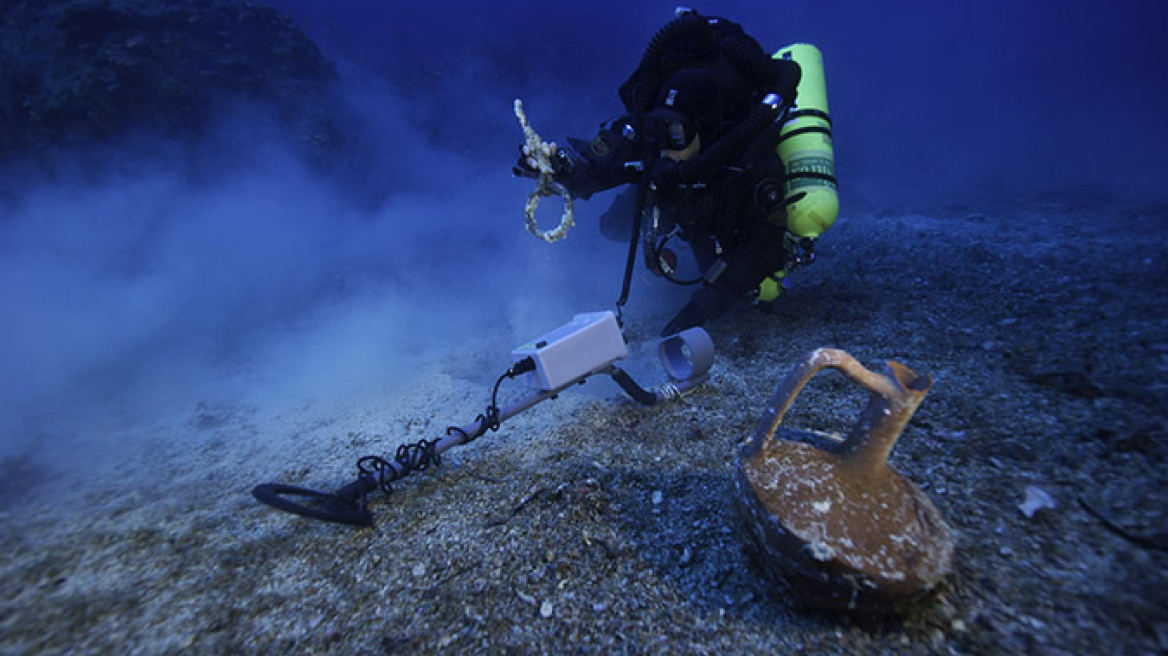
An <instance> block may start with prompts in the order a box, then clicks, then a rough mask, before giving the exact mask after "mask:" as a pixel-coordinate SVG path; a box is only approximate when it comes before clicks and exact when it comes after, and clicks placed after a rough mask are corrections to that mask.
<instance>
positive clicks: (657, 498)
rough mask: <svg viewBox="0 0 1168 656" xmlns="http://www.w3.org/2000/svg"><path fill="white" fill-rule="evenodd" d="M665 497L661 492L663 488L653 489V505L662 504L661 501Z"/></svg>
mask: <svg viewBox="0 0 1168 656" xmlns="http://www.w3.org/2000/svg"><path fill="white" fill-rule="evenodd" d="M664 499H665V495H664V494H662V493H661V490H653V505H654V506H660V505H661V501H662V500H664Z"/></svg>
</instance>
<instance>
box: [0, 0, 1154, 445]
mask: <svg viewBox="0 0 1168 656" xmlns="http://www.w3.org/2000/svg"><path fill="white" fill-rule="evenodd" d="M20 4H21V3H17V5H20ZM31 4H33V5H35V4H37V3H31ZM42 4H45V3H42ZM50 4H51V3H50ZM76 4H77V5H78V6H80V7H83V8H84V7H89V6H100V5H102V4H103V3H100V2H89V3H76ZM69 5H70V3H63V4H58V5H57V7H58V10H59V8H60V7H66V6H69ZM161 6H170V5H161ZM173 6H180V7H181V6H183V4H182V3H176V4H175V5H173ZM192 6H197V5H192ZM272 6H274V7H276V8H277V9H279V10H281V11H283V12H286V13H287V15H288V16H289V17H290V19H291V21H292V24H293V25H294V26H296V27H299V28H300V29H302V30H303V31H304V32H305V33H306V34H307V36H308V37H309V38H311V39H312V40H313V41H314V42H315V43H316V45H317V46H318V47H319V51H320V55H322V56H323V59H325V60H329V61H331V62H332V64H333V65H334V67H335V72H336V78H335V80H333V82H332V83H331V86H329V87H328V88H327V90H326V91H321V90H313V91H308V90H305V91H303V92H302V94H303V95H302V96H301V99H300V101H299V102H301V103H303V104H305V105H313V106H320V107H322V108H323V109H321V110H320V111H321V112H334V113H333V114H331V115H330V118H329V119H328V120H329V121H330V122H329V128H328V130H329V132H328V134H329V135H330V138H332V139H334V141H335V143H336V144H340V145H337V146H335V147H334V144H333V143H330V144H327V145H326V147H325V148H322V149H318V150H315V151H312V152H309V153H307V154H306V153H305V148H304V144H305V143H306V142H308V141H309V140H308V139H307V138H306V137H305V136H304V135H303V134H301V135H296V134H291V135H290V134H289V133H288V131H286V130H285V131H281V130H279V129H273V128H272V124H273V123H275V120H274V119H271V118H268V117H267V115H266V114H265V113H264V112H265V111H267V110H265V109H262V103H260V105H261V108H256V107H251V108H249V109H247V110H242V109H239V108H238V107H228V108H226V109H222V111H221V113H220V114H218V115H215V114H213V113H212V112H214V111H216V110H208V113H212V115H209V116H206V117H204V118H203V119H202V120H203V121H204V123H202V124H201V125H204V126H206V125H210V126H212V127H203V128H201V132H199V137H197V138H193V139H192V138H190V137H189V136H185V137H183V138H181V139H178V138H173V137H172V136H170V133H167V132H166V130H161V132H162V136H156V137H152V136H150V135H151V132H150V129H135V126H133V125H128V126H126V125H118V126H115V127H116V130H115V129H114V128H113V127H111V128H110V129H108V130H97V131H95V133H96V134H97V135H99V137H98V138H88V139H79V140H78V141H80V143H77V144H74V143H73V142H70V141H68V140H65V141H64V144H65V145H64V146H60V145H59V143H60V141H61V140H58V141H57V142H54V143H51V144H50V145H49V146H48V147H47V148H48V149H49V154H47V155H45V154H43V152H42V151H41V150H39V149H37V148H32V147H30V146H29V145H28V144H15V145H12V146H11V147H10V148H8V149H7V150H6V152H5V153H4V155H5V162H4V171H5V178H6V182H5V184H4V186H3V191H2V193H0V211H2V212H3V218H2V222H0V249H2V250H0V256H2V259H0V267H2V270H0V274H2V275H0V303H2V304H3V306H4V307H5V308H7V311H6V315H7V319H6V321H5V324H6V327H5V337H4V339H3V340H0V370H3V371H5V372H6V373H7V375H6V376H5V377H4V380H3V382H2V383H0V385H3V388H2V395H0V398H3V407H2V416H3V421H0V424H2V426H3V428H2V429H0V430H3V440H0V445H2V446H0V450H2V451H3V453H5V454H7V455H12V454H13V453H16V452H19V451H21V450H22V449H26V448H30V447H31V448H33V449H34V450H42V449H48V450H50V451H51V450H52V449H53V448H54V445H56V444H57V442H58V438H57V437H55V435H56V434H57V433H58V432H62V431H55V430H54V429H53V428H52V425H53V424H54V423H56V422H59V421H62V420H65V421H70V420H80V419H81V418H85V417H87V415H86V413H87V412H94V413H96V415H97V416H98V417H101V416H103V415H105V414H107V413H110V412H113V410H111V408H113V407H116V405H117V403H121V402H125V403H129V404H131V405H134V406H149V405H151V404H159V403H167V402H175V403H178V404H180V405H185V404H187V403H188V402H193V401H192V399H191V398H190V397H191V396H192V390H194V389H197V388H201V387H208V388H211V389H217V390H221V393H222V394H224V395H227V396H230V395H231V394H235V393H237V392H236V391H227V390H228V389H229V388H230V386H231V385H232V384H233V383H232V382H231V381H230V380H223V379H222V378H221V377H222V376H224V375H226V376H227V378H228V379H230V378H232V377H233V375H234V374H235V373H239V372H241V371H243V370H248V371H251V372H252V374H254V375H259V376H261V377H266V376H265V375H266V374H271V378H273V379H279V380H280V384H281V385H291V386H293V387H295V386H301V387H303V388H304V389H303V390H284V391H279V392H277V391H275V390H274V389H273V390H272V391H271V394H270V396H271V397H273V398H276V399H279V398H288V397H289V396H295V395H296V394H297V393H299V392H301V391H302V392H303V393H306V394H317V393H320V394H326V395H329V394H336V395H338V396H341V397H343V396H345V395H346V394H348V393H349V392H350V391H351V390H352V388H355V387H361V386H363V385H369V384H375V385H376V384H381V383H384V382H385V381H386V380H394V381H399V382H402V383H403V384H408V381H405V380H402V379H403V378H404V377H403V375H402V373H400V372H398V371H397V370H396V369H395V368H394V367H391V366H389V364H390V362H391V361H392V360H393V358H395V357H399V356H404V355H405V354H408V353H409V352H411V351H412V350H417V349H427V348H430V347H435V345H437V344H441V343H443V342H457V341H459V340H460V339H461V338H462V337H463V336H465V335H468V334H473V333H475V332H479V331H506V330H512V331H514V332H511V333H509V334H510V335H513V336H514V337H515V338H516V339H517V340H518V341H517V342H516V343H520V342H522V341H524V340H525V339H526V338H527V337H528V336H530V335H529V334H532V331H534V334H538V333H540V332H543V330H544V329H545V328H546V327H548V326H554V325H558V324H559V323H560V322H561V321H562V320H564V319H562V317H567V316H570V315H571V314H572V313H574V312H577V311H586V310H590V309H595V308H599V307H608V306H609V304H610V303H611V302H612V300H614V299H615V296H616V295H617V292H618V291H619V281H620V274H621V268H622V265H623V254H624V249H623V247H622V246H621V245H619V244H615V243H609V242H605V241H603V240H599V239H597V236H598V235H597V234H596V231H595V228H594V221H592V220H590V218H591V217H595V216H597V215H599V213H600V212H602V211H603V209H604V208H605V206H606V204H607V201H606V197H603V196H602V197H599V198H597V199H595V200H593V201H591V202H589V203H583V204H581V209H580V212H581V220H580V222H579V223H580V224H581V227H580V228H578V232H577V234H576V235H573V237H574V238H573V239H570V240H569V241H567V242H563V243H560V244H557V245H556V246H554V247H548V246H546V245H544V244H541V243H538V242H536V241H535V240H532V239H530V238H529V237H527V236H526V235H524V234H523V232H522V231H521V230H520V226H521V208H522V203H523V199H524V197H525V195H526V193H527V191H528V189H527V184H526V182H525V181H520V180H514V179H512V177H511V174H510V166H511V164H512V163H513V161H514V157H515V155H516V153H517V149H518V145H519V143H520V141H521V136H522V135H521V133H520V131H519V129H518V125H517V123H516V121H515V119H514V116H513V114H512V111H511V103H512V101H513V100H514V99H515V98H522V99H523V100H524V101H525V103H526V105H527V108H528V113H529V115H530V117H531V119H532V121H533V122H534V124H535V127H536V129H537V131H539V132H540V133H541V134H543V135H544V136H545V138H547V139H553V140H554V139H562V138H563V136H565V135H572V136H579V137H584V138H587V137H589V136H590V135H591V134H592V133H593V131H594V130H595V128H596V126H597V125H598V124H599V123H600V122H601V121H603V120H605V119H607V118H609V117H611V116H612V115H614V114H615V113H616V112H617V111H618V109H619V103H618V99H617V97H616V87H617V86H618V85H619V84H620V82H621V81H623V79H624V78H625V76H627V75H628V73H629V71H631V70H632V68H634V67H635V65H636V63H637V61H638V60H639V58H640V55H641V53H642V52H643V49H644V47H645V45H646V43H647V41H648V39H649V38H650V37H651V36H652V34H653V33H654V32H655V31H656V30H657V29H658V28H659V27H660V26H661V25H662V24H664V23H665V22H667V21H668V20H669V19H670V18H671V16H672V11H673V9H674V5H673V4H672V3H664V2H648V3H640V4H637V5H630V4H628V3H615V2H613V3H609V2H603V1H601V2H587V3H567V2H564V3H547V2H529V1H527V0H521V1H517V2H508V3H506V4H505V5H500V6H495V5H492V4H490V3H389V4H387V3H383V2H374V1H372V0H350V1H347V2H345V3H343V4H340V5H333V4H326V3H320V2H307V1H306V2H298V1H296V0H283V1H280V2H275V3H272ZM696 8H697V9H698V10H700V11H703V12H706V13H711V14H716V15H723V16H725V17H727V18H729V19H731V20H734V21H737V22H740V23H741V24H742V25H744V27H745V28H746V30H747V32H748V33H750V34H752V35H753V36H755V37H756V38H757V39H758V40H759V41H760V42H761V43H762V44H763V45H764V47H765V48H767V49H771V50H775V49H778V48H779V47H781V46H783V45H785V44H788V43H791V42H796V41H809V42H812V43H816V44H818V45H819V47H820V48H821V49H822V51H823V52H824V58H825V62H826V78H827V85H828V96H829V102H830V107H831V114H832V118H833V122H834V132H835V145H836V158H837V170H838V175H839V178H840V180H841V184H840V195H841V207H842V212H841V218H840V221H842V222H846V221H848V220H850V219H849V216H853V215H856V214H857V213H860V212H875V213H879V212H904V211H927V210H930V209H936V208H941V207H947V208H951V209H952V208H960V207H973V206H977V207H981V208H983V209H984V208H985V207H986V206H994V207H1011V206H1017V205H1019V204H1023V203H1028V202H1033V201H1035V200H1036V199H1043V198H1051V197H1067V196H1071V197H1074V198H1077V199H1082V200H1091V201H1093V202H1099V203H1101V204H1102V205H1103V206H1106V205H1107V204H1109V203H1119V202H1129V201H1147V202H1154V201H1162V200H1163V198H1164V196H1165V194H1166V193H1168V192H1166V191H1165V185H1164V180H1165V179H1166V178H1168V153H1166V149H1165V147H1164V145H1165V144H1166V143H1168V126H1166V125H1165V122H1164V120H1163V117H1164V116H1165V115H1168V94H1166V93H1164V88H1163V80H1164V78H1165V72H1166V71H1165V67H1166V64H1165V62H1166V61H1168V57H1166V56H1165V55H1166V54H1168V53H1166V49H1165V46H1164V44H1163V39H1162V34H1161V31H1162V27H1163V25H1165V13H1166V12H1168V10H1166V9H1165V8H1164V7H1163V5H1162V4H1161V3H1156V2H1138V1H1134V0H1124V1H1121V2H1117V3H1113V4H1110V5H1107V6H1106V7H1104V6H1102V5H1099V4H1098V3H1093V2H1081V1H1068V2H1056V1H1054V0H1035V1H1032V2H1024V3H1017V2H994V1H989V2H955V3H947V4H945V5H938V4H936V3H929V2H895V3H867V2H832V3H818V2H799V1H792V2H713V3H710V4H709V5H706V6H699V7H696ZM12 25H13V22H12V21H11V20H10V21H9V27H10V28H11V27H12ZM95 29H100V25H99V26H98V27H97V28H95ZM257 36H261V35H257ZM262 36H264V38H267V36H266V35H262ZM131 38H132V37H131ZM143 38H144V37H143ZM240 38H244V39H246V38H247V34H246V33H245V34H243V35H241V36H240ZM16 56H17V54H10V55H9V57H16ZM206 64H207V62H198V61H194V62H188V65H189V66H191V67H194V68H195V69H198V68H199V67H200V66H205V65H206ZM43 65H44V66H49V65H50V64H48V63H44V64H43ZM314 65H315V64H314ZM291 70H292V72H291V73H289V72H287V71H284V70H279V71H276V70H275V69H269V71H267V73H268V75H267V77H268V78H274V77H275V75H276V73H279V74H281V75H288V76H289V77H293V76H294V75H295V71H296V69H295V64H293V65H292V69H291ZM256 77H257V78H260V79H262V78H263V77H264V75H262V74H261V75H256ZM248 83H249V84H253V85H254V84H255V83H256V82H255V80H249V81H248ZM295 91H296V88H295V87H292V91H291V92H289V91H288V90H287V89H281V92H282V93H283V95H282V96H281V100H282V101H283V102H284V103H291V104H293V105H295V104H297V100H295V98H296V95H295ZM13 93H14V94H15V93H16V92H13ZM93 94H94V97H95V98H96V97H97V96H100V94H101V92H100V91H94V92H93ZM290 99H291V100H290ZM8 100H9V102H12V103H13V106H14V107H17V106H18V105H19V103H20V102H23V101H21V99H20V98H19V97H17V96H13V97H10V98H9V99H8ZM83 104H88V103H83ZM166 109H168V107H167V106H163V107H162V109H161V110H158V111H165V110H166ZM20 111H22V112H25V111H28V110H27V108H26V109H22V110H20ZM90 111H92V109H91V110H90ZM172 111H173V110H172ZM150 115H151V116H153V117H154V119H153V120H152V124H151V125H150V126H148V127H149V128H154V127H156V126H157V125H162V126H163V127H164V128H166V129H170V126H169V125H168V123H167V121H168V117H167V116H166V115H165V114H163V115H161V118H159V114H158V112H155V113H154V114H150ZM180 119H183V120H185V119H184V117H175V119H174V122H175V123H176V124H177V123H179V122H180ZM13 124H15V123H14V122H10V125H13ZM107 133H112V134H107ZM310 136H311V135H310ZM329 148H333V150H329ZM22 152H23V153H26V154H27V153H30V152H33V153H41V154H40V155H38V156H36V157H34V156H32V155H28V157H23V156H22ZM78 152H80V153H81V154H80V155H78V154H77V153H78ZM541 215H542V213H541ZM555 216H556V211H555V210H546V216H544V218H543V220H544V221H545V222H550V221H554V220H555ZM1099 223H1100V225H1099V229H1100V230H1106V231H1114V232H1116V233H1117V234H1127V235H1130V236H1131V238H1132V239H1146V238H1150V237H1154V238H1158V237H1159V235H1147V234H1146V233H1145V229H1144V228H1143V227H1142V226H1140V225H1138V223H1135V222H1132V221H1131V220H1129V219H1127V218H1125V217H1124V216H1123V215H1122V214H1120V215H1114V216H1108V217H1102V216H1101V217H1100V219H1099ZM825 239H828V240H830V233H828V235H827V236H826V237H825ZM887 246H888V248H890V249H895V248H898V247H900V246H898V244H896V243H889V244H888V245H887ZM1083 265H1084V266H1089V263H1083ZM825 266H830V265H829V264H825ZM581 276H587V279H588V280H589V281H590V282H589V283H588V284H578V283H572V282H571V281H574V280H579V279H580V277H581ZM671 293H673V292H671V291H669V290H667V291H663V292H662V291H655V292H651V293H647V292H645V291H644V290H641V291H635V292H634V299H635V300H634V302H633V304H632V306H631V307H632V308H633V309H634V311H637V308H638V306H640V310H642V311H648V312H658V313H666V312H669V311H670V310H671V308H672V307H673V306H674V304H676V303H678V301H679V299H680V297H679V296H677V295H676V294H674V295H673V296H670V294H671ZM662 296H664V297H665V298H664V300H662ZM655 303H656V305H654V304H655ZM508 326H509V327H508ZM225 371H227V372H232V373H231V374H225V373H224V372H225ZM275 372H279V373H275ZM273 384H274V383H273ZM265 385H266V384H261V383H257V381H255V380H252V381H250V382H248V383H247V384H246V386H247V388H248V390H249V392H248V393H249V394H258V393H260V392H259V390H261V389H264V387H265ZM201 394H205V392H196V393H194V396H196V397H198V396H199V395H201ZM137 395H144V396H142V397H138V396H137ZM135 399H137V400H135ZM85 421H89V419H85ZM82 423H84V422H82ZM63 432H65V433H68V432H70V431H68V430H66V431H63ZM86 441H95V442H97V444H93V445H91V446H94V447H99V450H105V449H106V448H107V447H111V446H114V445H109V444H103V443H102V440H101V438H99V437H90V438H86ZM75 446H77V445H75ZM62 448H64V447H62ZM70 448H73V447H70ZM77 448H80V447H79V446H78V447H77ZM62 456H64V457H65V458H67V457H68V456H67V455H66V454H56V455H55V456H54V458H52V459H59V458H60V457H62Z"/></svg>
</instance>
